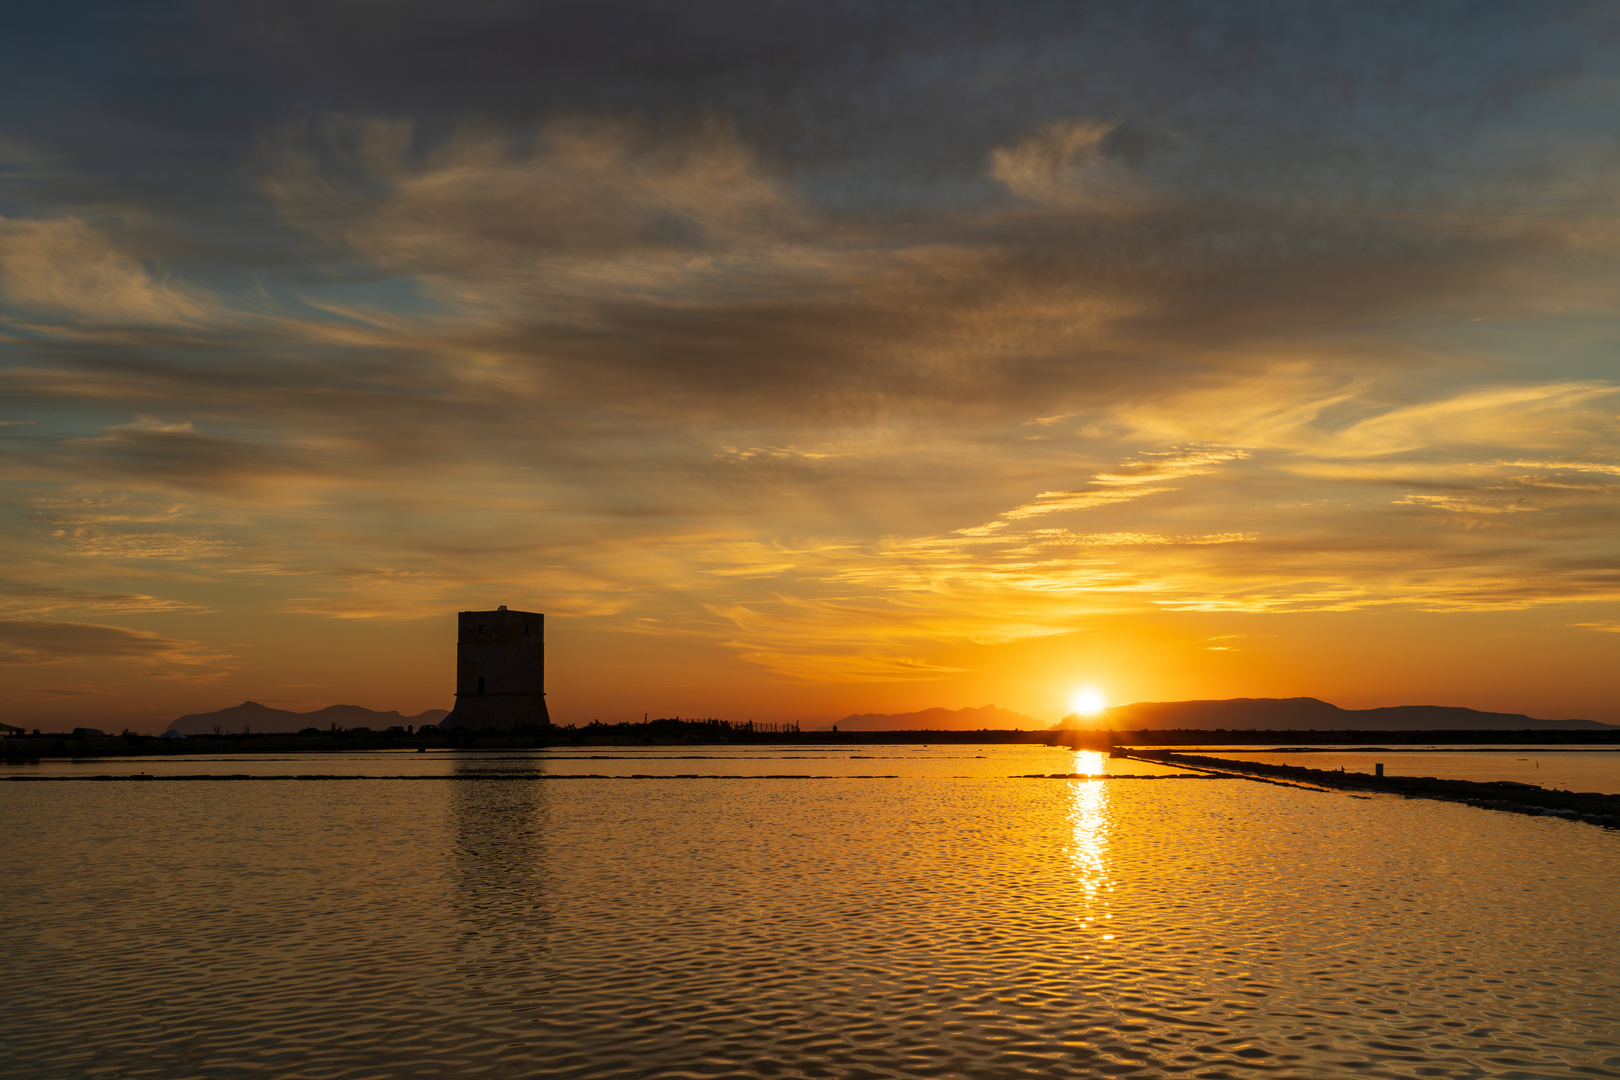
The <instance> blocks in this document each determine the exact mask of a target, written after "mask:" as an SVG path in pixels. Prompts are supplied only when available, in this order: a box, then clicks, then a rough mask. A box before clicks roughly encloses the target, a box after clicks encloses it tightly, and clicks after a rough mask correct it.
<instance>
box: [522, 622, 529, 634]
mask: <svg viewBox="0 0 1620 1080" xmlns="http://www.w3.org/2000/svg"><path fill="white" fill-rule="evenodd" d="M523 632H524V633H525V634H527V633H528V632H529V624H528V623H524V624H523Z"/></svg>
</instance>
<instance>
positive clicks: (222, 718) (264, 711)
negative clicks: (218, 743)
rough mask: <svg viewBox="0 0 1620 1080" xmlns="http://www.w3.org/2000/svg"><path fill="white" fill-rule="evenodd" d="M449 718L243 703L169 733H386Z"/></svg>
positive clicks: (185, 721) (198, 716)
mask: <svg viewBox="0 0 1620 1080" xmlns="http://www.w3.org/2000/svg"><path fill="white" fill-rule="evenodd" d="M449 715H450V711H449V710H448V709H429V710H428V711H427V712H424V713H418V714H417V715H415V716H402V715H400V714H399V713H398V712H378V711H377V710H375V709H366V708H362V707H360V706H359V705H328V706H327V707H326V708H324V709H316V710H315V711H314V712H305V713H301V712H292V711H290V710H288V709H272V708H271V707H270V706H268V705H260V704H259V703H258V702H257V701H244V702H242V704H240V705H232V706H231V707H230V708H228V709H219V710H216V711H214V712H208V713H191V714H190V715H188V716H182V717H180V718H179V719H177V720H174V721H173V722H171V723H170V724H169V726H168V729H167V730H169V731H172V732H175V733H176V734H179V735H212V734H213V733H214V729H215V728H218V729H219V730H220V731H222V732H224V733H225V734H227V735H240V734H241V733H242V732H244V731H249V732H253V733H255V734H264V735H277V734H284V733H288V732H295V731H302V730H303V729H304V728H320V729H321V730H322V731H325V730H327V729H328V728H331V727H333V726H337V727H340V728H358V727H363V728H370V729H371V730H373V731H383V730H385V729H387V728H391V727H395V726H398V727H405V726H407V725H410V726H414V727H426V726H428V725H430V724H437V723H438V722H439V721H440V720H443V719H444V718H445V717H446V716H449Z"/></svg>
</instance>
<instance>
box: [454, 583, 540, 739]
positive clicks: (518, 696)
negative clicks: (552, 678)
mask: <svg viewBox="0 0 1620 1080" xmlns="http://www.w3.org/2000/svg"><path fill="white" fill-rule="evenodd" d="M456 620H457V623H458V627H457V629H458V636H457V639H456V707H455V708H454V709H453V710H451V712H450V715H449V716H447V717H445V718H444V721H443V722H442V723H441V724H440V725H439V726H440V727H442V728H444V729H445V730H447V731H453V730H455V729H456V728H463V729H465V730H468V731H512V730H515V729H517V728H531V727H547V726H549V725H550V724H551V714H550V713H549V712H547V711H546V650H545V643H544V642H545V638H544V629H545V616H544V615H541V614H539V613H537V612H533V611H508V610H507V608H506V606H505V605H502V606H501V607H499V608H496V609H495V610H494V611H462V612H458V613H457V615H456Z"/></svg>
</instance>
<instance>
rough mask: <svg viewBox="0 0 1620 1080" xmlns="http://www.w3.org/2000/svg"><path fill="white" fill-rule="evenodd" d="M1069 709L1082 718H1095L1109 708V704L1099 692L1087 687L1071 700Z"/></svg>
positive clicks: (1078, 691)
mask: <svg viewBox="0 0 1620 1080" xmlns="http://www.w3.org/2000/svg"><path fill="white" fill-rule="evenodd" d="M1069 708H1071V709H1073V710H1074V711H1075V712H1077V713H1079V714H1080V715H1081V716H1095V715H1097V714H1098V713H1100V712H1102V711H1103V710H1104V709H1106V708H1108V703H1107V702H1106V701H1104V700H1103V696H1102V695H1101V694H1099V693H1098V692H1097V691H1095V690H1093V689H1091V688H1090V687H1085V688H1084V689H1080V690H1076V691H1075V692H1074V696H1073V697H1071V698H1070V699H1069Z"/></svg>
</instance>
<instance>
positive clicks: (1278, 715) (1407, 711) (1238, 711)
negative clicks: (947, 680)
mask: <svg viewBox="0 0 1620 1080" xmlns="http://www.w3.org/2000/svg"><path fill="white" fill-rule="evenodd" d="M447 715H448V711H447V710H445V709H428V710H426V711H425V712H421V713H418V714H416V715H415V716H405V715H402V714H401V713H399V712H397V711H394V712H380V711H377V710H374V709H367V708H363V707H361V706H359V705H328V706H327V707H326V708H324V709H316V710H315V711H313V712H292V711H290V710H287V709H274V708H271V707H269V706H267V705H261V704H259V703H258V702H255V701H244V702H243V703H242V704H240V705H233V706H231V707H230V708H227V709H218V710H216V711H214V712H207V713H192V714H190V715H188V716H182V717H180V718H178V719H176V720H174V721H173V722H171V723H170V724H169V725H168V728H167V730H168V731H170V732H173V733H174V734H177V735H213V734H227V735H239V734H242V733H243V732H244V731H245V732H248V733H251V734H261V735H275V734H293V733H296V732H299V731H304V730H307V729H309V728H318V729H320V730H322V731H326V730H329V729H331V728H334V727H335V728H338V729H350V730H353V729H357V728H365V729H370V730H372V731H379V732H380V731H386V730H387V729H389V728H391V727H415V728H417V729H421V728H430V727H437V726H438V725H439V724H440V722H441V721H443V720H444V718H445V717H446V716H447ZM771 727H772V728H773V730H775V729H776V726H775V725H771ZM835 728H836V730H837V731H839V732H879V731H952V732H971V731H1030V732H1035V731H1061V730H1069V729H1080V730H1090V729H1097V728H1107V729H1110V730H1113V731H1116V732H1121V733H1123V732H1138V731H1141V732H1146V731H1186V732H1198V731H1208V732H1215V731H1249V730H1254V731H1279V732H1280V731H1313V730H1314V731H1363V732H1372V731H1386V732H1397V731H1492V730H1495V731H1581V730H1587V731H1606V732H1613V731H1620V727H1616V726H1615V725H1613V724H1603V723H1599V722H1598V721H1596V720H1577V719H1566V720H1546V719H1538V718H1536V717H1533V716H1526V715H1524V714H1522V713H1499V712H1482V711H1480V710H1478V709H1465V708H1460V707H1455V706H1446V705H1391V706H1384V707H1381V708H1375V709H1341V708H1339V706H1337V705H1334V704H1331V703H1330V702H1326V701H1321V700H1319V699H1317V698H1310V697H1298V698H1228V699H1225V700H1216V701H1138V702H1134V703H1132V704H1129V705H1116V706H1114V707H1113V708H1111V709H1105V710H1103V711H1102V712H1100V713H1097V714H1095V715H1093V716H1076V715H1070V716H1066V717H1064V718H1063V719H1062V720H1060V721H1058V722H1057V723H1056V724H1046V723H1043V722H1041V721H1039V720H1036V719H1035V718H1033V717H1030V716H1025V715H1024V714H1023V713H1018V712H1014V711H1013V710H1011V709H1003V708H1000V707H999V706H996V705H980V706H978V707H976V708H964V709H946V708H932V709H921V710H919V711H917V712H908V713H855V714H852V715H849V716H845V717H843V718H841V719H839V720H837V721H835V722H833V723H831V724H824V725H820V726H817V727H816V728H814V729H809V728H806V729H805V730H806V731H807V732H808V731H812V730H813V731H815V732H832V731H833V730H834V729H835ZM750 730H752V729H750ZM760 730H761V731H763V730H764V728H761V729H760ZM740 731H741V729H740V728H739V732H740Z"/></svg>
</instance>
